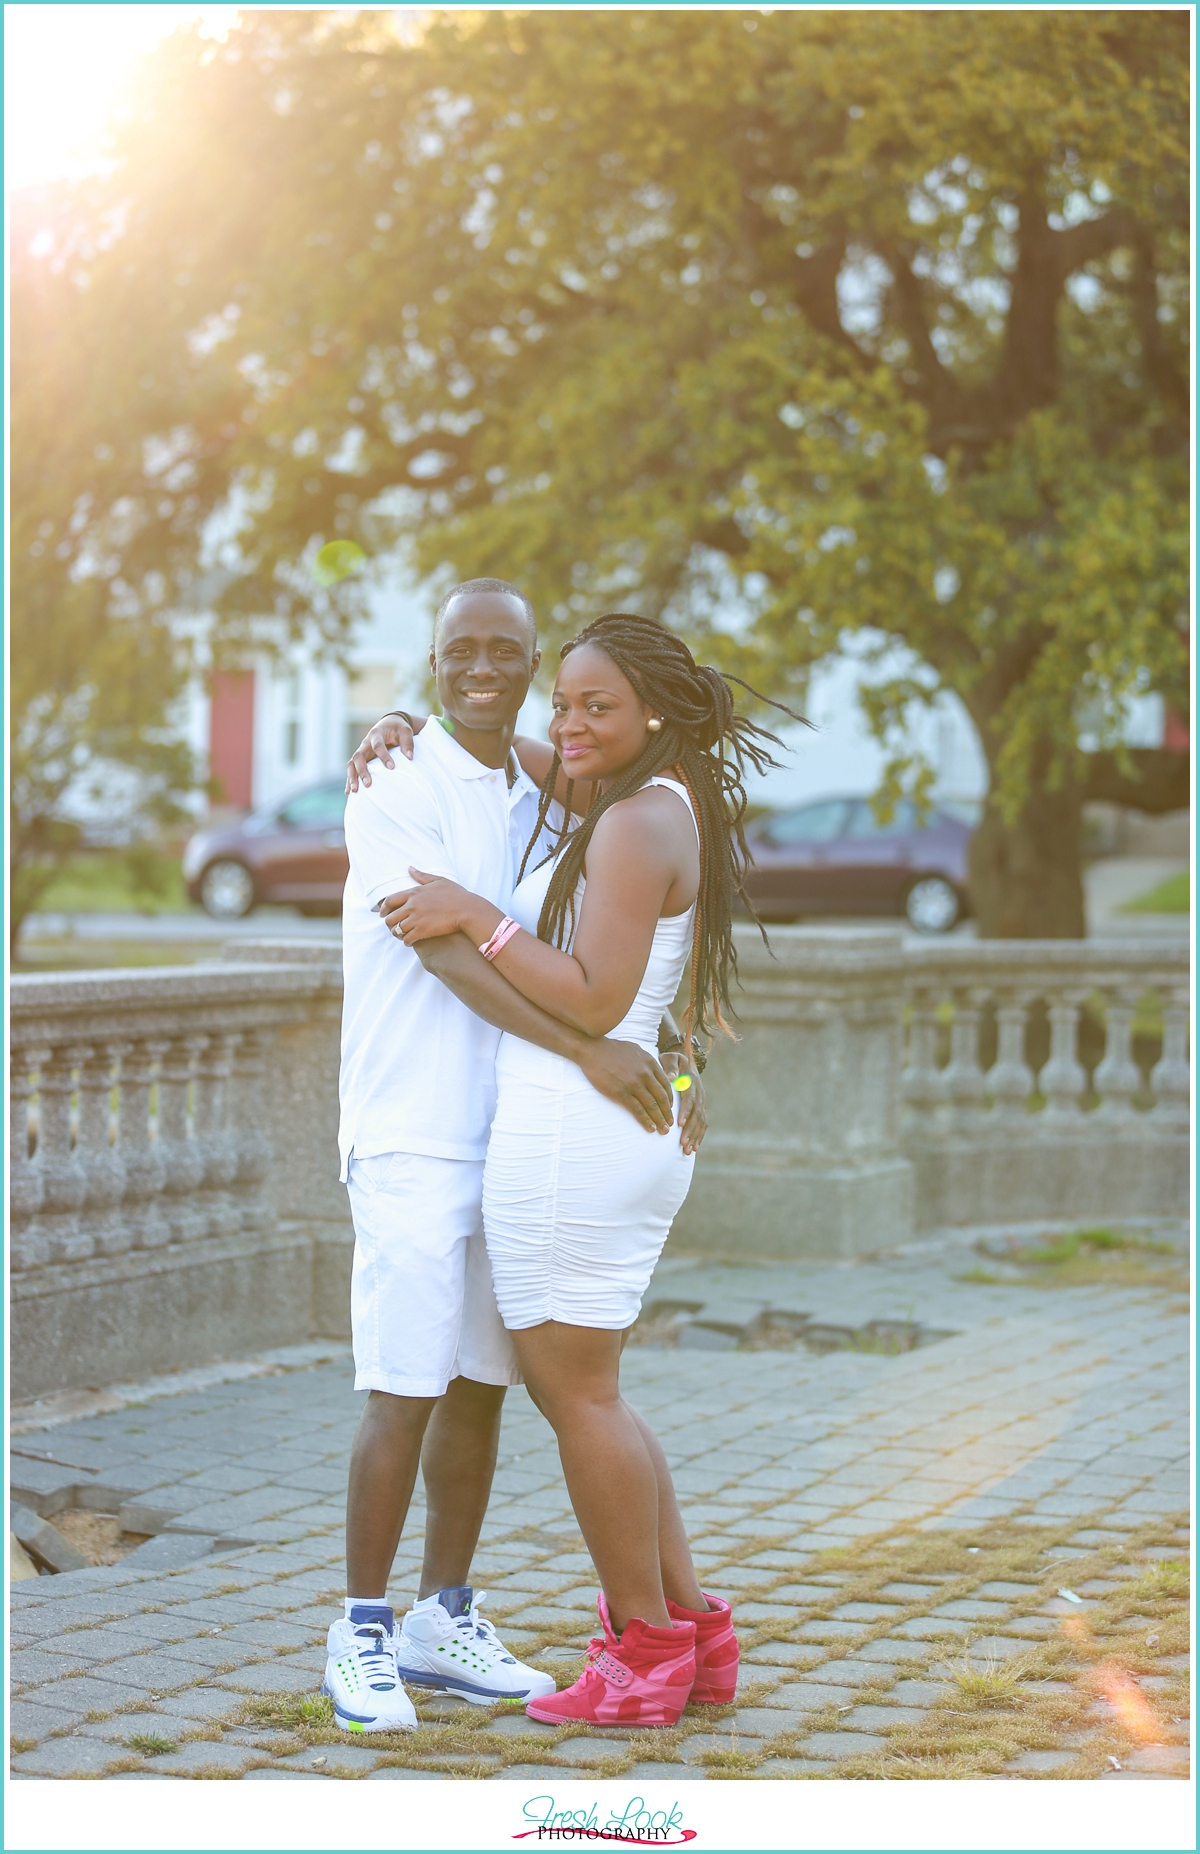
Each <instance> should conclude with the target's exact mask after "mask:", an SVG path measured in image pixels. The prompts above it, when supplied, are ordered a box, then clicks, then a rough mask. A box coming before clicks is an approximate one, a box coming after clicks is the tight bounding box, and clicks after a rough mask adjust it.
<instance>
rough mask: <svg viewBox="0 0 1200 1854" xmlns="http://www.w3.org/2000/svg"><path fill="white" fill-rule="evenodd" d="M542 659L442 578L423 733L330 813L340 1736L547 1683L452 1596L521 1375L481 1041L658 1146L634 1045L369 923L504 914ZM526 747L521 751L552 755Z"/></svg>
mask: <svg viewBox="0 0 1200 1854" xmlns="http://www.w3.org/2000/svg"><path fill="white" fill-rule="evenodd" d="M538 662H539V654H538V650H537V636H536V629H535V624H534V616H533V610H532V607H531V606H530V604H529V601H528V599H526V597H525V595H524V594H523V593H521V592H520V591H518V589H517V588H516V587H514V586H510V585H508V584H507V583H506V582H504V581H502V580H488V579H483V580H469V581H467V582H466V583H465V584H463V585H461V586H457V587H455V588H454V590H453V591H452V592H451V593H449V594H448V595H447V597H446V598H445V599H444V600H443V601H442V604H441V607H440V608H439V611H438V615H437V620H436V623H435V629H434V642H433V649H432V650H431V652H430V667H431V669H432V670H433V672H434V674H435V677H436V680H437V690H438V698H439V701H440V704H441V709H442V715H441V717H440V725H439V723H438V722H437V721H435V722H432V723H430V724H429V725H427V726H425V727H424V728H423V729H422V730H421V731H420V733H419V735H418V738H417V740H416V742H415V743H414V746H413V750H412V759H411V762H410V761H409V759H407V758H405V757H403V756H402V757H401V758H400V759H399V760H398V761H397V762H395V763H394V764H389V763H388V760H387V758H386V757H385V760H384V763H383V764H382V765H381V767H380V768H377V769H376V773H375V778H374V780H373V781H372V780H369V779H367V778H364V779H363V781H362V784H361V786H359V787H358V789H357V791H356V792H355V793H354V795H353V796H352V797H351V799H350V801H349V803H348V804H347V808H346V845H347V849H348V851H349V855H350V874H349V878H348V880H347V883H346V894H345V905H344V913H343V955H344V963H345V1005H344V1014H343V1025H342V1078H341V1099H342V1119H341V1131H340V1146H341V1153H342V1176H343V1179H344V1180H345V1182H346V1183H347V1185H348V1188H349V1193H350V1206H351V1213H352V1216H353V1219H354V1228H355V1251H354V1268H353V1277H352V1285H351V1323H352V1329H353V1335H354V1357H355V1386H356V1388H357V1389H359V1390H365V1391H367V1392H368V1397H367V1403H366V1407H365V1409H364V1411H363V1414H362V1419H361V1421H360V1423H359V1428H358V1433H357V1435H356V1437H355V1441H354V1447H353V1451H352V1454H351V1461H350V1480H349V1491H348V1496H347V1507H346V1570H347V1596H346V1606H345V1615H344V1617H343V1618H341V1619H340V1620H339V1621H336V1622H334V1623H333V1625H332V1626H331V1628H330V1631H329V1652H328V1660H327V1663H326V1672H325V1683H324V1690H325V1691H326V1692H327V1693H329V1694H330V1695H331V1697H332V1699H333V1702H334V1713H335V1717H336V1719H337V1722H338V1724H339V1725H341V1726H343V1727H344V1728H345V1729H347V1730H349V1731H363V1732H369V1731H388V1730H396V1729H405V1728H411V1727H412V1726H414V1725H415V1724H416V1715H415V1713H414V1711H413V1708H412V1704H411V1702H410V1701H409V1698H408V1696H407V1694H406V1693H405V1691H404V1686H403V1684H402V1682H403V1681H405V1680H407V1681H409V1682H410V1684H417V1685H420V1686H426V1687H434V1688H438V1689H442V1690H444V1691H448V1692H452V1693H457V1694H459V1695H460V1696H461V1697H462V1698H464V1699H466V1700H469V1701H471V1702H473V1703H476V1704H480V1705H489V1704H491V1703H492V1702H493V1701H495V1700H497V1699H507V1698H513V1699H517V1698H520V1699H532V1698H536V1697H538V1696H540V1695H545V1694H548V1693H552V1692H553V1691H554V1680H553V1678H552V1677H551V1676H550V1675H548V1674H543V1673H539V1672H537V1671H536V1670H535V1669H533V1668H530V1667H525V1666H522V1665H521V1663H520V1662H518V1661H517V1660H516V1659H515V1658H514V1657H513V1656H512V1655H510V1654H508V1653H507V1652H506V1651H505V1649H504V1646H503V1644H502V1642H501V1641H500V1639H499V1637H498V1636H497V1634H496V1631H495V1629H494V1628H493V1627H492V1625H491V1624H490V1623H488V1622H485V1621H483V1620H482V1619H481V1617H480V1615H479V1612H478V1607H477V1605H476V1604H475V1602H474V1601H473V1596H472V1590H471V1586H470V1583H469V1581H468V1580H469V1576H470V1568H471V1559H472V1557H473V1554H474V1550H475V1546H476V1543H477V1541H478V1537H479V1531H480V1527H481V1526H482V1523H483V1516H484V1513H485V1511H486V1509H487V1502H488V1496H489V1493H490V1491H491V1482H492V1475H493V1471H494V1468H495V1461H496V1449H497V1444H498V1440H499V1429H500V1414H501V1406H502V1404H503V1399H504V1392H505V1389H506V1387H507V1386H508V1385H509V1384H513V1383H516V1382H518V1381H519V1378H518V1373H517V1370H516V1365H515V1358H514V1354H513V1350H512V1345H511V1342H510V1340H509V1337H508V1334H507V1333H506V1332H505V1330H504V1327H503V1324H502V1322H501V1320H500V1316H499V1313H498V1311H497V1309H496V1304H495V1299H494V1296H493V1293H492V1284H491V1271H490V1269H489V1267H488V1261H487V1250H486V1246H485V1244H484V1239H483V1228H482V1216H481V1199H482V1186H483V1162H484V1156H485V1153H486V1148H487V1138H488V1130H489V1127H490V1124H491V1119H492V1115H493V1111H494V1106H495V1055H496V1048H497V1045H498V1043H499V1038H500V1032H501V1031H502V1030H509V1031H512V1032H513V1033H514V1034H515V1035H517V1036H520V1037H523V1038H525V1039H526V1040H527V1041H530V1042H533V1043H537V1044H539V1045H540V1046H541V1047H543V1048H546V1049H550V1050H553V1051H554V1052H555V1053H557V1054H560V1055H563V1056H565V1057H567V1058H568V1059H569V1060H570V1061H572V1062H576V1063H578V1064H579V1066H580V1067H581V1068H582V1069H583V1071H584V1073H585V1074H586V1075H587V1077H588V1079H589V1081H591V1083H592V1084H593V1086H594V1087H596V1088H597V1089H598V1090H599V1091H600V1092H601V1093H602V1094H606V1095H608V1096H609V1097H610V1098H611V1099H613V1100H616V1101H618V1102H620V1103H621V1104H622V1105H623V1106H625V1107H627V1108H628V1109H629V1111H630V1112H631V1113H633V1114H635V1115H636V1117H637V1118H638V1119H639V1120H640V1121H641V1123H642V1125H643V1126H645V1127H647V1128H648V1129H652V1130H656V1131H658V1132H664V1133H665V1132H666V1131H667V1130H668V1129H669V1127H670V1126H671V1124H672V1121H673V1117H674V1098H675V1097H674V1095H673V1094H672V1091H671V1089H670V1087H669V1085H668V1082H667V1078H666V1076H665V1075H664V1074H663V1071H662V1069H661V1068H660V1067H659V1065H658V1064H657V1063H655V1062H654V1061H653V1059H652V1058H651V1057H649V1056H647V1055H646V1053H645V1052H644V1051H643V1050H641V1049H639V1048H638V1047H637V1046H636V1045H635V1044H629V1043H619V1042H614V1041H612V1040H611V1039H606V1038H590V1037H587V1036H584V1035H583V1034H581V1033H580V1032H578V1031H575V1030H572V1029H569V1028H568V1027H567V1026H566V1025H565V1024H561V1023H559V1022H558V1021H557V1019H555V1018H552V1017H550V1016H548V1015H547V1014H546V1013H545V1012H543V1011H541V1010H539V1009H538V1007H537V1006H536V1005H533V1004H530V1003H528V1002H527V1001H526V1000H525V999H524V998H522V997H521V996H520V995H519V994H518V993H517V992H516V991H515V990H514V989H513V987H511V986H510V985H508V984H507V983H506V981H505V980H504V979H503V978H501V977H500V975H499V973H497V972H496V971H495V969H494V968H493V967H492V966H491V965H490V964H489V963H488V962H487V961H486V960H482V959H480V958H479V956H478V954H477V953H476V952H475V951H474V950H473V948H471V947H470V946H469V945H468V944H467V942H466V941H465V940H464V939H463V938H462V937H461V936H460V935H455V936H453V937H450V938H447V939H444V940H430V941H425V942H423V943H422V944H421V945H419V946H418V947H416V948H408V947H406V946H404V945H403V943H402V942H401V941H399V940H397V939H395V938H394V937H393V936H392V935H390V934H389V932H388V930H387V928H386V927H385V925H384V924H383V922H382V921H381V920H380V918H379V914H378V912H377V910H378V908H379V906H380V904H381V903H382V902H384V901H385V900H386V899H387V897H389V896H391V895H394V894H395V893H397V892H398V891H400V890H402V889H406V888H410V887H411V886H412V876H411V873H410V872H411V870H412V869H413V868H417V869H421V870H423V871H425V872H427V873H429V874H434V875H444V876H448V877H450V878H451V879H452V880H454V881H456V882H460V883H462V884H463V885H464V886H465V887H467V888H469V889H471V890H472V891H474V892H475V893H479V894H484V895H487V896H489V897H490V898H491V899H493V900H494V901H495V902H496V903H497V905H498V906H501V907H503V906H505V905H506V904H507V902H508V901H509V899H510V898H511V895H512V890H513V888H514V887H515V884H516V878H517V872H518V869H519V867H520V863H521V858H522V855H523V853H524V850H525V846H526V843H527V842H528V840H529V836H530V834H531V832H532V831H533V829H534V826H535V824H536V819H537V807H538V789H537V786H536V785H535V784H534V783H533V781H532V780H531V779H530V778H529V776H528V774H527V772H525V771H524V770H523V769H522V767H521V765H520V764H519V763H518V760H517V757H516V755H515V753H514V751H513V741H514V733H515V725H516V719H517V714H518V711H519V710H520V708H521V705H522V703H523V702H524V700H525V696H526V694H527V692H528V689H529V686H530V683H531V681H532V679H533V676H534V675H535V673H536V671H537V667H538ZM405 733H406V734H407V729H406V730H405ZM523 744H524V743H523ZM530 745H531V747H532V750H533V756H534V758H535V759H536V757H537V755H538V753H539V751H540V752H541V753H544V754H548V751H549V750H548V749H547V748H541V749H539V748H538V746H537V743H530ZM352 783H354V784H357V781H352ZM695 1092H696V1091H695V1090H693V1094H695ZM689 1105H690V1103H689ZM418 1463H419V1464H420V1466H421V1469H422V1473H423V1476H424V1481H425V1491H426V1499H427V1520H426V1534H425V1555H424V1565H423V1569H422V1576H421V1584H420V1595H419V1599H418V1601H417V1602H416V1604H415V1605H414V1606H413V1608H412V1609H411V1610H410V1611H409V1612H408V1614H407V1615H406V1616H405V1618H404V1622H403V1626H402V1628H401V1629H399V1630H397V1629H396V1626H395V1617H394V1613H393V1610H392V1608H391V1607H390V1606H389V1604H388V1603H387V1600H386V1592H387V1579H388V1576H389V1573H390V1571H391V1567H392V1560H393V1558H394V1556H395V1552H396V1547H397V1545H398V1543H399V1540H400V1535H401V1532H402V1529H403V1526H404V1521H405V1518H406V1516H407V1512H408V1507H409V1502H410V1500H411V1497H412V1491H413V1486H414V1484H415V1481H416V1474H417V1467H418Z"/></svg>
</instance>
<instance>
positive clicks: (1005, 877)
mask: <svg viewBox="0 0 1200 1854" xmlns="http://www.w3.org/2000/svg"><path fill="white" fill-rule="evenodd" d="M970 888H971V905H972V907H973V909H974V912H975V919H976V921H977V923H978V926H979V935H980V938H981V939H984V940H1082V939H1083V937H1084V931H1085V922H1084V912H1083V800H1082V796H1081V794H1080V791H1079V788H1078V786H1076V785H1073V784H1072V785H1068V786H1064V787H1063V788H1061V789H1060V790H1059V791H1057V792H1047V791H1044V790H1041V791H1039V790H1035V792H1034V795H1033V797H1032V798H1030V800H1029V802H1028V803H1027V804H1026V805H1025V808H1024V810H1023V811H1022V812H1021V814H1020V816H1019V817H1018V818H1017V820H1016V822H1015V823H1014V824H1011V825H1009V824H1006V823H1005V822H1004V821H1003V819H1002V818H1001V817H1000V815H999V813H998V812H997V811H996V810H995V809H994V807H993V804H992V801H991V800H990V799H989V801H988V803H987V806H986V808H985V810H984V814H983V820H982V822H981V823H980V826H979V829H978V830H977V831H976V832H975V835H974V836H973V837H972V839H971V862H970Z"/></svg>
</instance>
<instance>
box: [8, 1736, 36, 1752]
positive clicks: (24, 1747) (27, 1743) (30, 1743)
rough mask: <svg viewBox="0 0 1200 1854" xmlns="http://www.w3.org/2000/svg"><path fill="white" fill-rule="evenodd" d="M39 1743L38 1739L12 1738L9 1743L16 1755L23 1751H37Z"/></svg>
mask: <svg viewBox="0 0 1200 1854" xmlns="http://www.w3.org/2000/svg"><path fill="white" fill-rule="evenodd" d="M37 1742H38V1741H37V1739H36V1738H10V1739H9V1741H8V1743H9V1749H10V1750H11V1751H12V1752H13V1754H14V1755H16V1754H17V1753H18V1752H21V1751H36V1750H37Z"/></svg>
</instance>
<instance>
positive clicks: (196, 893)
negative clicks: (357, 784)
mask: <svg viewBox="0 0 1200 1854" xmlns="http://www.w3.org/2000/svg"><path fill="white" fill-rule="evenodd" d="M345 810H346V794H345V791H344V790H343V786H342V780H341V778H340V777H339V778H337V779H323V780H322V781H321V782H320V784H318V785H307V786H304V787H303V788H302V789H301V790H300V791H298V792H293V793H291V795H290V796H289V797H288V798H285V799H282V800H279V799H277V800H276V801H275V802H274V803H273V804H270V805H263V806H262V807H261V808H260V809H259V810H257V811H252V812H251V813H250V815H249V816H248V817H244V818H241V819H239V820H238V822H237V823H236V824H225V825H219V826H217V827H216V828H214V829H211V830H200V831H197V832H196V835H195V836H194V837H193V838H192V839H191V840H190V842H189V843H188V846H187V848H186V849H185V851H184V853H183V876H184V881H185V882H186V883H187V892H188V894H189V895H190V897H191V899H192V900H193V901H198V902H199V903H200V905H201V907H202V908H204V909H205V911H206V912H207V913H209V914H212V915H215V916H216V917H217V919H218V920H237V919H238V918H239V917H240V916H241V915H243V914H249V912H250V910H251V908H253V907H256V906H257V905H258V904H259V903H260V902H264V901H290V902H291V903H292V904H293V905H294V906H295V907H298V908H299V910H300V912H301V914H338V913H340V912H341V906H342V890H343V888H344V887H345V885H346V875H347V872H348V870H349V868H350V863H349V859H348V858H347V855H346V833H345V830H344V829H343V818H344V815H345Z"/></svg>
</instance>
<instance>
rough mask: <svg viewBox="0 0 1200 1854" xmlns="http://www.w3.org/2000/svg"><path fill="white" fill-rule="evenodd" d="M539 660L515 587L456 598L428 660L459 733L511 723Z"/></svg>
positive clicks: (487, 730)
mask: <svg viewBox="0 0 1200 1854" xmlns="http://www.w3.org/2000/svg"><path fill="white" fill-rule="evenodd" d="M540 661H541V656H540V653H539V651H538V649H537V635H536V633H535V631H534V627H533V621H532V619H531V618H530V616H529V613H528V612H527V611H526V609H525V607H524V606H523V605H522V604H521V601H520V600H519V599H515V598H513V596H512V594H511V593H507V592H464V593H462V594H461V595H460V596H459V597H458V598H457V599H453V600H452V601H451V603H450V604H449V605H448V606H447V608H446V610H445V612H444V613H443V614H442V618H441V621H440V623H439V624H438V627H437V630H436V632H435V633H434V639H433V649H432V650H431V651H430V653H429V666H430V668H431V669H432V670H433V672H434V674H435V676H436V677H437V692H438V699H439V701H440V702H441V704H442V713H443V714H444V715H447V716H449V718H450V719H451V720H452V721H453V722H454V731H455V733H456V734H458V733H459V730H460V729H462V730H466V731H467V732H474V731H479V732H485V733H489V734H494V733H496V732H498V731H500V730H502V729H510V728H512V727H513V726H514V725H515V723H516V719H517V715H518V713H519V712H520V708H521V704H522V702H523V701H524V700H525V697H526V695H527V694H528V692H529V685H530V683H531V682H532V681H533V678H534V676H535V674H536V673H537V667H538V664H539V663H540ZM462 744H463V745H464V746H467V745H468V743H467V742H466V741H465V740H464V741H463V742H462Z"/></svg>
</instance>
